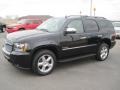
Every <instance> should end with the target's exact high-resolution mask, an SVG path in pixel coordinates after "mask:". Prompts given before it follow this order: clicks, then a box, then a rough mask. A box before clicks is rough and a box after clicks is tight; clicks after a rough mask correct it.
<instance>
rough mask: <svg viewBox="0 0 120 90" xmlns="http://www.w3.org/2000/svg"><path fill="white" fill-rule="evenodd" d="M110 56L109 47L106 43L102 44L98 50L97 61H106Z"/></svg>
mask: <svg viewBox="0 0 120 90" xmlns="http://www.w3.org/2000/svg"><path fill="white" fill-rule="evenodd" d="M108 55H109V46H108V44H106V43H102V44H101V45H100V47H99V49H98V52H97V55H96V59H97V60H99V61H104V60H106V59H107V57H108Z"/></svg>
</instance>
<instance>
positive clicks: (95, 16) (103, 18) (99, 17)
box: [90, 16, 106, 19]
mask: <svg viewBox="0 0 120 90" xmlns="http://www.w3.org/2000/svg"><path fill="white" fill-rule="evenodd" d="M90 17H93V18H100V19H106V18H104V17H99V16H98V17H97V16H90Z"/></svg>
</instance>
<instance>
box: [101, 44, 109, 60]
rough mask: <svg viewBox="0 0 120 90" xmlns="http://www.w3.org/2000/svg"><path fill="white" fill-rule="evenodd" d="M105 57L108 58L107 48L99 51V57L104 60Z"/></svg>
mask: <svg viewBox="0 0 120 90" xmlns="http://www.w3.org/2000/svg"><path fill="white" fill-rule="evenodd" d="M107 56H108V48H107V47H106V46H104V47H102V49H101V52H100V57H101V58H102V59H103V60H104V59H105V58H106V57H107Z"/></svg>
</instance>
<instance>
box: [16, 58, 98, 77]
mask: <svg viewBox="0 0 120 90" xmlns="http://www.w3.org/2000/svg"><path fill="white" fill-rule="evenodd" d="M96 62H97V60H96V59H95V58H94V57H87V58H83V59H80V60H75V61H70V62H64V63H57V65H56V67H55V69H54V72H53V74H54V73H57V72H59V71H61V70H66V69H70V68H74V67H78V66H82V65H87V64H90V63H96ZM17 70H19V73H21V74H24V75H28V76H39V75H37V74H35V73H34V72H33V71H32V70H31V69H20V68H17Z"/></svg>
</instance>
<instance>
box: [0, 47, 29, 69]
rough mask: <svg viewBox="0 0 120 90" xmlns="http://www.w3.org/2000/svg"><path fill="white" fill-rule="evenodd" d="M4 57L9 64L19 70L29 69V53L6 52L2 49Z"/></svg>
mask: <svg viewBox="0 0 120 90" xmlns="http://www.w3.org/2000/svg"><path fill="white" fill-rule="evenodd" d="M2 51H3V55H4V57H5V58H6V59H7V60H8V61H9V62H11V63H13V64H14V65H15V66H17V67H19V68H24V69H29V68H31V59H30V53H27V52H24V53H23V52H15V51H13V52H11V53H10V52H8V51H6V49H5V48H4V47H3V48H2Z"/></svg>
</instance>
